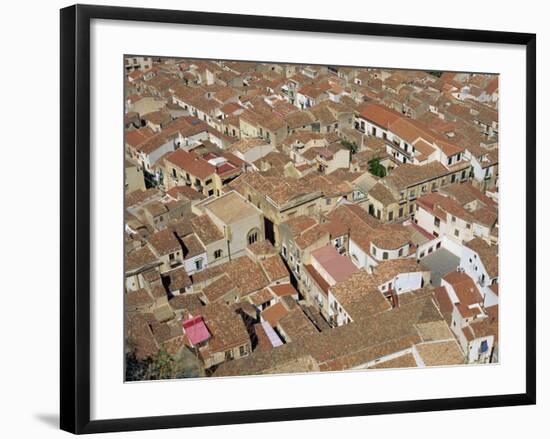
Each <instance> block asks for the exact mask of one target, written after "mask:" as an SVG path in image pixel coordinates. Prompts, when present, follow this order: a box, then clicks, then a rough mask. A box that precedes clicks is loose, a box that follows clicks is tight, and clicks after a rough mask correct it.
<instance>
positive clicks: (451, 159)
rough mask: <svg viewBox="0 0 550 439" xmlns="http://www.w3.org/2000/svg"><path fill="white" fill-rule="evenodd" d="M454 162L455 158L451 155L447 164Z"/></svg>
mask: <svg viewBox="0 0 550 439" xmlns="http://www.w3.org/2000/svg"><path fill="white" fill-rule="evenodd" d="M452 162H453V158H452V157H449V158H448V159H447V164H448V165H450V164H451V163H452Z"/></svg>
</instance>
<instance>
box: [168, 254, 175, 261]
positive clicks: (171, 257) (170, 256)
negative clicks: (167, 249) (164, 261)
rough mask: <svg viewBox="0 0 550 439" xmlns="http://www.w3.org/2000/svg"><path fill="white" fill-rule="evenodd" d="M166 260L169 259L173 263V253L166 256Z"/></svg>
mask: <svg viewBox="0 0 550 439" xmlns="http://www.w3.org/2000/svg"><path fill="white" fill-rule="evenodd" d="M168 258H169V259H170V260H171V261H173V260H174V253H170V254H169V255H168Z"/></svg>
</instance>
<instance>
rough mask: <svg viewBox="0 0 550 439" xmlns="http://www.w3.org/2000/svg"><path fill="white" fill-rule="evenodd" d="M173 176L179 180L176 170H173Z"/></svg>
mask: <svg viewBox="0 0 550 439" xmlns="http://www.w3.org/2000/svg"><path fill="white" fill-rule="evenodd" d="M172 176H173V177H174V178H178V174H176V168H172Z"/></svg>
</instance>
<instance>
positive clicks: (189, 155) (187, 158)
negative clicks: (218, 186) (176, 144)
mask: <svg viewBox="0 0 550 439" xmlns="http://www.w3.org/2000/svg"><path fill="white" fill-rule="evenodd" d="M166 160H167V161H169V162H170V163H173V164H174V165H176V166H178V167H179V168H181V169H183V170H184V171H187V172H188V173H189V174H191V175H192V176H194V177H199V178H201V179H204V178H207V177H209V176H210V175H212V174H214V173H215V172H216V167H215V166H212V165H211V164H210V163H208V162H207V161H205V160H203V159H202V158H201V157H199V156H198V155H197V154H195V153H194V152H187V151H184V150H183V149H177V150H175V151H174V152H173V153H171V154H169V155H168V156H167V157H166Z"/></svg>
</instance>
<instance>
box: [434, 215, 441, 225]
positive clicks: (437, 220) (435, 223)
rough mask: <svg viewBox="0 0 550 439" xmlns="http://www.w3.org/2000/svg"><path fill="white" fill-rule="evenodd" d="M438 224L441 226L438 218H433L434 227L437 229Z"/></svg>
mask: <svg viewBox="0 0 550 439" xmlns="http://www.w3.org/2000/svg"><path fill="white" fill-rule="evenodd" d="M439 224H441V221H440V220H439V218H437V217H435V218H434V226H436V227H439Z"/></svg>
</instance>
